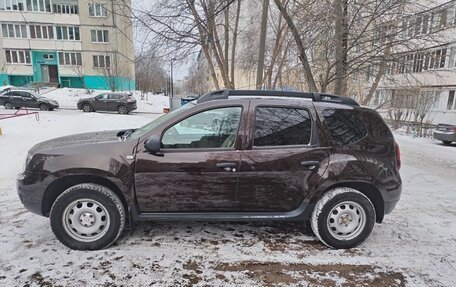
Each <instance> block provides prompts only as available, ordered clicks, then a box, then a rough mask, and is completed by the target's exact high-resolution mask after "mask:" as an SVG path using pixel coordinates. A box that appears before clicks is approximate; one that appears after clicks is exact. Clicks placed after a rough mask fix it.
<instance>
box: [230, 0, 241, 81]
mask: <svg viewBox="0 0 456 287" xmlns="http://www.w3.org/2000/svg"><path fill="white" fill-rule="evenodd" d="M240 13H241V0H238V3H237V8H236V19H235V22H234V31H233V44H232V47H231V69H230V70H231V84H232V86H233V89H234V88H235V85H234V64H235V59H236V45H237V36H238V28H239V16H240Z"/></svg>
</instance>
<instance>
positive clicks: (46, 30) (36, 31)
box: [30, 25, 54, 39]
mask: <svg viewBox="0 0 456 287" xmlns="http://www.w3.org/2000/svg"><path fill="white" fill-rule="evenodd" d="M30 38H32V39H54V27H52V26H41V25H30Z"/></svg>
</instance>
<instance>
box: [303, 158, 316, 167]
mask: <svg viewBox="0 0 456 287" xmlns="http://www.w3.org/2000/svg"><path fill="white" fill-rule="evenodd" d="M319 165H320V162H319V161H316V160H309V161H301V166H303V167H307V168H316V167H317V166H319Z"/></svg>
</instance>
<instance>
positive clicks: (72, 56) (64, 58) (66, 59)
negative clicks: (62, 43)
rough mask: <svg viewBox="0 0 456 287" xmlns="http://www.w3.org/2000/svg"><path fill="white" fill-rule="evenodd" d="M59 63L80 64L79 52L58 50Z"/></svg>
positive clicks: (66, 64)
mask: <svg viewBox="0 0 456 287" xmlns="http://www.w3.org/2000/svg"><path fill="white" fill-rule="evenodd" d="M59 64H60V65H63V66H82V56H81V53H73V52H59Z"/></svg>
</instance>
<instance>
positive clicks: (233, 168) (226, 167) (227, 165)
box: [215, 162, 238, 172]
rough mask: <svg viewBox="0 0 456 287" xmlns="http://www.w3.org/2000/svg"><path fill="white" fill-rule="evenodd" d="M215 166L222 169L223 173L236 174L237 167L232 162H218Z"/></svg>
mask: <svg viewBox="0 0 456 287" xmlns="http://www.w3.org/2000/svg"><path fill="white" fill-rule="evenodd" d="M215 166H216V167H218V168H221V169H223V170H224V171H231V172H236V171H237V166H238V165H237V163H234V162H220V163H217V164H216V165H215Z"/></svg>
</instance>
